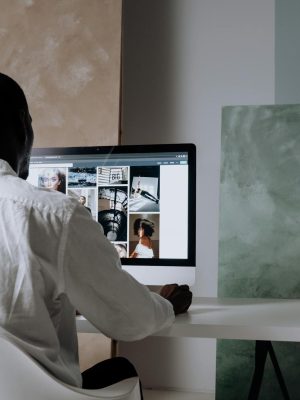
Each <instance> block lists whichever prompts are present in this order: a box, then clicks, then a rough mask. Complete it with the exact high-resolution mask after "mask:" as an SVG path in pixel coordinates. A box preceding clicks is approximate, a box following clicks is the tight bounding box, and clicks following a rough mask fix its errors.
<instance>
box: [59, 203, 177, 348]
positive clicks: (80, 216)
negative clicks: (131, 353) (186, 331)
mask: <svg viewBox="0 0 300 400" xmlns="http://www.w3.org/2000/svg"><path fill="white" fill-rule="evenodd" d="M66 229H67V235H66V248H65V257H64V264H63V269H64V279H65V291H66V293H67V295H68V297H69V299H70V301H71V303H72V304H73V305H74V307H75V308H76V309H77V310H78V311H79V312H80V313H81V314H82V315H83V316H85V317H86V318H87V319H88V320H89V321H90V322H91V323H92V324H93V325H94V326H95V327H96V328H97V329H99V330H100V331H101V332H102V333H104V334H105V335H107V336H108V337H111V338H113V339H116V340H123V341H131V340H139V339H142V338H144V337H146V336H148V335H151V334H153V333H154V332H156V331H158V330H161V329H163V328H166V327H168V326H170V325H171V324H172V323H173V321H174V318H175V316H174V312H173V306H172V305H171V303H170V302H169V301H168V300H166V299H164V298H163V297H161V296H160V295H158V294H156V293H153V292H150V290H149V289H148V288H147V287H146V286H144V285H142V284H140V283H139V282H138V281H136V280H135V279H134V278H133V277H132V276H131V275H130V274H128V273H127V272H126V271H124V270H122V268H121V263H120V259H119V256H118V253H117V251H116V250H115V248H114V247H113V245H112V244H111V243H110V242H109V240H108V239H107V238H106V237H105V236H104V234H103V233H102V227H101V226H100V224H98V223H97V222H96V221H94V220H93V219H92V218H91V215H90V214H89V213H88V212H87V211H86V210H85V209H84V208H83V207H81V206H80V205H78V206H77V207H76V208H75V211H74V213H73V214H72V216H71V218H70V221H69V223H68V225H67V228H66Z"/></svg>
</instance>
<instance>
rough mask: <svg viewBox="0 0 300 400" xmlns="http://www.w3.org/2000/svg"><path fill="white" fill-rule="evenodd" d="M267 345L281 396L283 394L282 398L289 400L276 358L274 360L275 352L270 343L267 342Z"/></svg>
mask: <svg viewBox="0 0 300 400" xmlns="http://www.w3.org/2000/svg"><path fill="white" fill-rule="evenodd" d="M268 343H269V350H268V351H269V354H270V358H271V361H272V363H273V366H274V369H275V373H276V376H277V380H278V382H279V385H280V388H281V391H282V394H283V398H284V399H285V400H290V396H289V393H288V390H287V387H286V384H285V382H284V379H283V376H282V373H281V370H280V368H279V364H278V361H277V358H276V355H275V351H274V349H273V346H272V343H271V342H268Z"/></svg>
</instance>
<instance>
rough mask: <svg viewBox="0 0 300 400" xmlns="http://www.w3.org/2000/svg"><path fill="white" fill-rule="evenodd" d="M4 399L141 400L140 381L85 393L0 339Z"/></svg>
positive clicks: (0, 386) (1, 394) (0, 388)
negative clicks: (54, 375)
mask: <svg viewBox="0 0 300 400" xmlns="http://www.w3.org/2000/svg"><path fill="white" fill-rule="evenodd" d="M0 399H1V400H2V399H3V400H92V399H94V400H97V399H99V400H140V399H141V397H140V391H139V380H138V378H130V379H126V380H124V381H122V382H118V383H116V384H114V385H111V386H108V387H106V388H103V389H97V390H85V389H81V388H77V387H72V386H70V385H67V384H64V383H63V382H60V381H58V380H57V379H55V378H54V377H53V376H52V375H50V374H49V373H48V372H47V371H45V370H44V369H43V368H42V367H41V366H40V365H39V364H38V363H37V362H36V361H35V360H33V359H32V358H31V357H30V356H29V355H27V354H26V353H25V352H24V351H23V350H21V349H20V348H19V347H18V346H17V345H15V344H14V343H13V342H12V341H11V340H9V339H7V338H6V337H3V336H0Z"/></svg>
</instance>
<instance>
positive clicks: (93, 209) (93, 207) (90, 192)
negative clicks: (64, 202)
mask: <svg viewBox="0 0 300 400" xmlns="http://www.w3.org/2000/svg"><path fill="white" fill-rule="evenodd" d="M67 195H68V196H69V197H72V198H74V199H76V200H77V201H78V202H79V203H80V204H81V205H82V206H83V207H85V208H86V209H87V211H89V212H90V213H91V214H92V217H93V218H94V219H96V220H97V189H86V188H80V189H68V192H67Z"/></svg>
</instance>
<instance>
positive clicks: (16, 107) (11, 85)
mask: <svg viewBox="0 0 300 400" xmlns="http://www.w3.org/2000/svg"><path fill="white" fill-rule="evenodd" d="M20 110H28V104H27V100H26V97H25V94H24V92H23V90H22V89H21V87H20V86H19V85H18V83H17V82H16V81H14V80H13V79H12V78H10V77H9V76H7V75H5V74H2V73H1V72H0V122H14V120H15V117H16V115H17V114H18V113H19V111H20Z"/></svg>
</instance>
